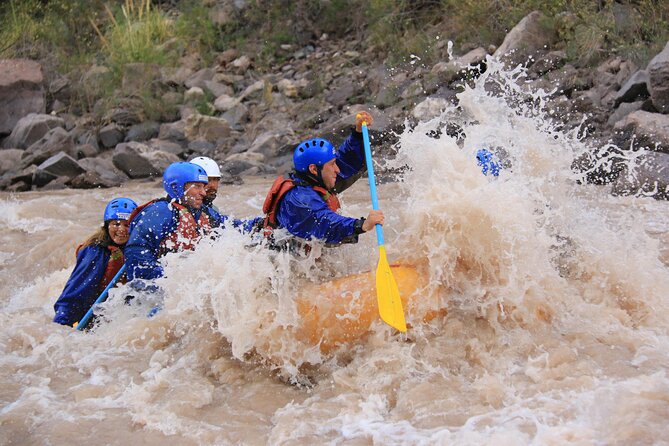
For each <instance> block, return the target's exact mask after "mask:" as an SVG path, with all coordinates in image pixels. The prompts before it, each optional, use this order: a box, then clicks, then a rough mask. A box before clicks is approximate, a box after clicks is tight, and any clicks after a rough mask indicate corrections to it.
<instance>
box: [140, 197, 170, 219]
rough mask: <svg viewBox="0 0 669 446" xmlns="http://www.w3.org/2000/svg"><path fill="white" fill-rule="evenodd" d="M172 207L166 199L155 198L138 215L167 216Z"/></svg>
mask: <svg viewBox="0 0 669 446" xmlns="http://www.w3.org/2000/svg"><path fill="white" fill-rule="evenodd" d="M174 210H175V209H174V207H173V206H172V205H171V204H170V203H169V202H168V201H167V200H155V201H154V202H152V203H149V204H147V205H146V207H144V208H143V209H142V210H141V211H140V212H139V215H145V216H167V215H171V214H172V213H173V212H174Z"/></svg>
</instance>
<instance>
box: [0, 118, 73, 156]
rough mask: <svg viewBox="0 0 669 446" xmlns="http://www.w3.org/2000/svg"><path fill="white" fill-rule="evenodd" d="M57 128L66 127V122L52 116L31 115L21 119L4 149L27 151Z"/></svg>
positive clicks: (5, 143)
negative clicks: (26, 149)
mask: <svg viewBox="0 0 669 446" xmlns="http://www.w3.org/2000/svg"><path fill="white" fill-rule="evenodd" d="M56 127H65V121H63V120H62V119H61V118H59V117H56V116H51V115H44V114H36V113H30V114H29V115H27V116H24V117H23V118H21V119H20V120H19V121H18V122H17V123H16V126H15V127H14V130H12V134H11V135H9V137H8V138H7V139H6V140H5V142H4V147H6V148H15V149H25V148H28V147H29V146H30V145H32V144H34V143H35V142H36V141H38V140H39V139H40V138H42V137H43V136H44V135H46V134H47V132H48V131H49V130H51V129H54V128H56Z"/></svg>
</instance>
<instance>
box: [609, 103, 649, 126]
mask: <svg viewBox="0 0 669 446" xmlns="http://www.w3.org/2000/svg"><path fill="white" fill-rule="evenodd" d="M643 104H644V101H637V102H623V103H622V104H620V106H618V108H617V109H616V111H614V112H613V114H612V115H611V116H610V117H609V119H608V121H606V123H607V124H608V125H609V126H614V125H615V123H616V122H618V121H620V120H621V119H623V118H625V117H626V116H627V115H629V114H630V113H634V112H635V111H637V110H641V108H642V107H643Z"/></svg>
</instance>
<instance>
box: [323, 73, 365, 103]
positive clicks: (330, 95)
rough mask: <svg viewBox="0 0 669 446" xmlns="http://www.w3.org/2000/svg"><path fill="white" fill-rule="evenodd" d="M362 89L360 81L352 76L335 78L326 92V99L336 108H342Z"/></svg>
mask: <svg viewBox="0 0 669 446" xmlns="http://www.w3.org/2000/svg"><path fill="white" fill-rule="evenodd" d="M359 91H360V85H359V84H358V82H356V81H354V80H353V79H350V78H343V77H342V78H339V79H337V80H335V81H334V82H333V83H332V84H331V85H330V88H329V91H327V92H326V93H325V100H326V101H327V102H328V103H329V104H331V105H332V106H334V107H336V108H341V107H343V106H344V105H345V104H347V103H348V102H349V100H352V99H353V98H354V97H355V96H357V94H358V93H359Z"/></svg>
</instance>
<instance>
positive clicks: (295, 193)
mask: <svg viewBox="0 0 669 446" xmlns="http://www.w3.org/2000/svg"><path fill="white" fill-rule="evenodd" d="M314 199H316V200H318V199H320V195H319V194H318V192H316V191H315V190H314V188H313V187H311V186H305V185H296V186H295V187H293V188H292V189H291V190H289V191H288V192H286V195H285V196H284V200H283V202H284V203H291V204H294V205H298V206H300V205H301V206H310V205H311V204H312V202H313V201H314Z"/></svg>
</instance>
